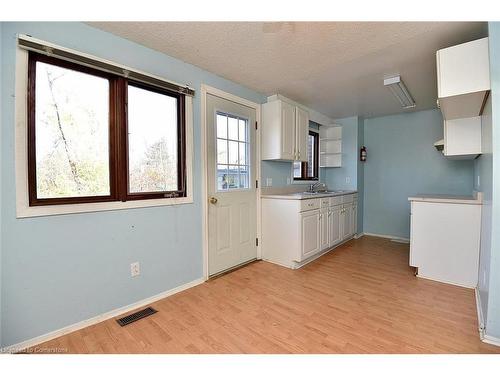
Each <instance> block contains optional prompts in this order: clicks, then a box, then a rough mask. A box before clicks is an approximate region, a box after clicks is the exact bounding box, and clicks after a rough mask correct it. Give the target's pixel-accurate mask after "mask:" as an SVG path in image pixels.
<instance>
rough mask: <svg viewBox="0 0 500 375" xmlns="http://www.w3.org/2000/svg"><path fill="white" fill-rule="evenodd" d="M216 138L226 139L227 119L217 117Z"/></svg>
mask: <svg viewBox="0 0 500 375" xmlns="http://www.w3.org/2000/svg"><path fill="white" fill-rule="evenodd" d="M217 138H227V117H226V116H224V115H217Z"/></svg>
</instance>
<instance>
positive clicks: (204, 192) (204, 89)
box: [201, 84, 262, 280]
mask: <svg viewBox="0 0 500 375" xmlns="http://www.w3.org/2000/svg"><path fill="white" fill-rule="evenodd" d="M208 94H210V95H214V96H217V97H219V98H222V99H226V100H230V101H232V102H234V103H237V104H241V105H244V106H247V107H249V108H253V109H255V120H256V121H257V124H258V126H257V130H256V132H255V143H256V144H255V150H256V151H255V168H256V174H257V176H256V177H257V181H258V187H257V189H256V194H255V198H256V199H257V202H256V203H257V206H256V207H257V218H256V219H257V238H258V239H259V246H257V259H261V258H262V254H261V240H260V238H261V236H260V233H261V217H260V212H261V207H260V195H261V190H260V189H261V185H262V184H261V181H260V177H261V176H260V173H261V170H260V164H261V161H260V159H261V158H260V124H261V121H260V106H261V105H260V104H259V103H254V102H252V101H250V100H247V99H244V98H240V97H239V96H236V95H233V94H230V93H228V92H225V91H222V90H220V89H217V88H215V87H212V86H208V85H205V84H202V85H201V177H202V184H201V200H202V207H203V221H202V243H203V278H204V279H205V280H208V186H207V185H208V184H207V177H208V172H207V169H208V163H207V142H208V139H207V113H206V110H207V95H208ZM252 126H253V125H252ZM251 183H255V182H254V181H251Z"/></svg>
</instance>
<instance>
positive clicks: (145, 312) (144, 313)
mask: <svg viewBox="0 0 500 375" xmlns="http://www.w3.org/2000/svg"><path fill="white" fill-rule="evenodd" d="M156 312H158V311H156V310H155V309H153V308H152V307H146V308H145V309H144V310H140V311H137V312H135V313H133V314H130V315H127V316H124V317H123V318H120V319H116V321H117V322H118V324H119V325H121V326H122V327H123V326H126V325H127V324H130V323H133V322H136V321H138V320H139V319H142V318H145V317H146V316H150V315H153V314H154V313H156Z"/></svg>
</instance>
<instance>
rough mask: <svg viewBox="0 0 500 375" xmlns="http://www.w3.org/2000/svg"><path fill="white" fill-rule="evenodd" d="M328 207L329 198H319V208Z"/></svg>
mask: <svg viewBox="0 0 500 375" xmlns="http://www.w3.org/2000/svg"><path fill="white" fill-rule="evenodd" d="M328 207H330V198H321V208H328Z"/></svg>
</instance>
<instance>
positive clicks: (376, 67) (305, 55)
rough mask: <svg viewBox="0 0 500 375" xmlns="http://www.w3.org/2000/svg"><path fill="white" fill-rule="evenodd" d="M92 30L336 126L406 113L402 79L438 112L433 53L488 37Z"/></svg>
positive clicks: (125, 25) (169, 25) (398, 25)
mask: <svg viewBox="0 0 500 375" xmlns="http://www.w3.org/2000/svg"><path fill="white" fill-rule="evenodd" d="M89 25H91V26H93V27H96V28H99V29H102V30H105V31H108V32H111V33H113V34H116V35H118V36H121V37H124V38H126V39H129V40H132V41H135V42H137V43H140V44H142V45H145V46H147V47H150V48H152V49H155V50H158V51H160V52H163V53H166V54H168V55H170V56H173V57H176V58H178V59H181V60H183V61H186V62H188V63H191V64H193V65H197V66H199V67H201V68H203V69H205V70H208V71H210V72H212V73H215V74H217V75H219V76H222V77H225V78H227V79H230V80H232V81H234V82H237V83H240V84H242V85H244V86H247V87H249V88H251V89H253V90H255V91H258V92H261V93H264V94H266V95H272V94H275V93H280V94H282V95H285V96H287V97H289V98H290V99H293V100H296V101H298V102H300V103H303V104H304V105H306V106H308V107H310V108H312V109H315V110H317V111H318V112H321V113H323V114H325V115H327V116H330V117H332V118H341V117H347V116H352V115H362V116H365V117H374V116H380V115H386V114H393V113H399V112H404V111H407V110H403V109H402V108H401V107H400V106H399V104H398V102H397V101H396V99H395V98H394V97H392V96H391V94H390V92H389V90H387V89H386V88H385V87H384V86H383V79H384V77H387V76H391V75H395V74H400V75H401V76H402V78H403V80H404V82H405V83H406V85H407V87H408V88H409V90H410V92H411V94H412V95H413V97H414V98H415V101H416V102H417V107H416V108H415V109H413V111H415V110H417V111H418V110H423V109H429V108H435V103H436V95H437V92H436V66H435V52H436V50H438V49H440V48H444V47H448V46H452V45H455V44H459V43H463V42H467V41H470V40H474V39H477V38H481V37H484V36H486V34H487V27H486V24H485V23H479V22H92V23H89Z"/></svg>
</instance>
